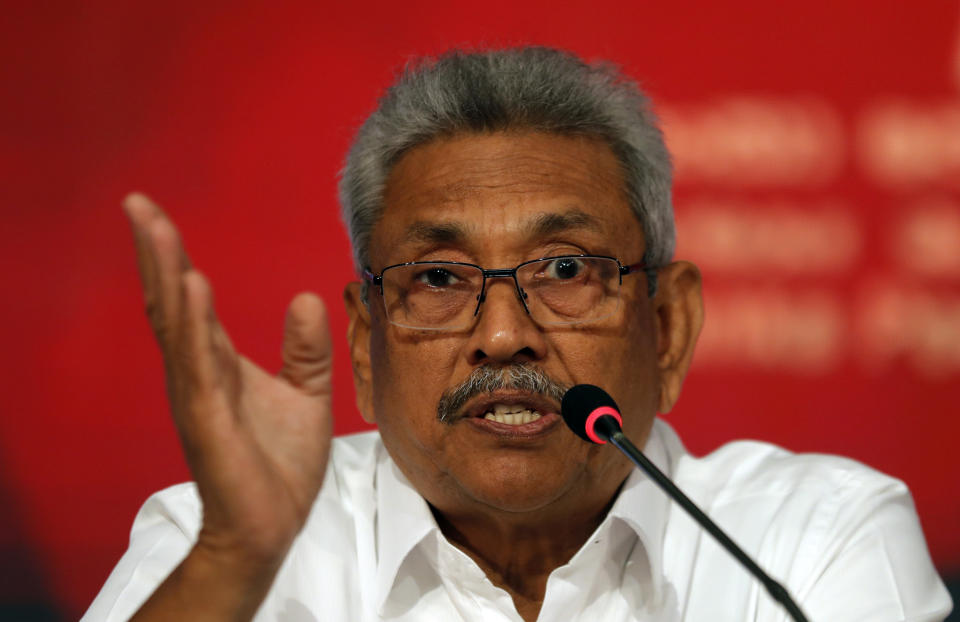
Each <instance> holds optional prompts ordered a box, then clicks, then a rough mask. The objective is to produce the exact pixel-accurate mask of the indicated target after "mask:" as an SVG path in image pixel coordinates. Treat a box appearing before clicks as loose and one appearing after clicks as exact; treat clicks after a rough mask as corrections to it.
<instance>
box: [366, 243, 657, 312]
mask: <svg viewBox="0 0 960 622" xmlns="http://www.w3.org/2000/svg"><path fill="white" fill-rule="evenodd" d="M555 259H609V260H611V261H615V262H617V271H618V274H619V277H620V279H619V281H618V283H617V285H618V286H620V285H623V277H625V276H627V275H628V274H635V273H637V272H640V271H643V272H646V274H647V295H648V296H649V297H650V298H653V296H654V294H656V290H657V271H656V268H654V267H652V266H648V265H647V263H646V262H645V261H640V262H638V263H633V264H629V265H626V266H625V265H623V264H622V263H620V260H619V259H617V258H616V257H610V256H609V255H552V256H548V257H540V258H539V259H529V260H527V261H524V262H522V263H520V264H518V265H517V266H516V267H513V268H494V269H490V270H488V269H486V268H483V267H481V266H478V265H477V264H473V263H467V262H465V261H407V262H404V263H395V264H392V265H389V266H387V267H385V268H384V269H382V270H381V271H380V274H374V273H373V271H372V270H370V268H364V270H363V275H362V276H363V279H364V280H365V281H367V282H368V283H371V284H373V285H375V286H377V288H378V289H379V290H380V297H381V298H383V275H384V273H386V272H387V270H390V269H391V268H400V267H404V266H421V265H441V266H442V265H449V266H466V267H470V268H476V269H477V270H479V271H480V273H481V275H482V276H483V282H482V283H481V284H480V295H478V296H477V306H476V308H474V310H473V317H477V314H478V313H480V307H481V305H483V302H484V301H485V300H486V298H487V279H488V278H507V277H509V278H512V279H513V286H514V287H515V288H516V290H517V296H518V297H519V298H520V302H521V304H522V305H523V310H524V311H526V312H527V315H530V308H529V307H528V306H527V293H526V292H525V291H523V288H521V287H520V281H518V280H517V272H518V271H519V270H520V269H521V268H523V267H524V266H527V265H530V264H532V263H537V262H539V261H550V260H555ZM391 323H392V322H391Z"/></svg>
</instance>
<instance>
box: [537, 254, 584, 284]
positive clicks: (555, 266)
mask: <svg viewBox="0 0 960 622" xmlns="http://www.w3.org/2000/svg"><path fill="white" fill-rule="evenodd" d="M585 267H586V265H585V264H584V262H583V261H582V260H580V259H577V258H576V257H564V258H562V259H554V260H553V261H551V262H550V263H549V264H548V265H547V270H546V273H547V276H548V277H549V278H551V279H559V280H567V279H573V278H576V277H577V276H580V273H581V272H583V270H584V268H585Z"/></svg>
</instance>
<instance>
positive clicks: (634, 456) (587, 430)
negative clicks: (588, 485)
mask: <svg viewBox="0 0 960 622" xmlns="http://www.w3.org/2000/svg"><path fill="white" fill-rule="evenodd" d="M560 414H561V415H562V416H563V420H564V421H565V422H566V423H567V426H569V427H570V429H571V430H573V432H574V433H575V434H576V435H577V436H579V437H580V438H582V439H583V440H585V441H589V442H591V443H597V444H599V445H604V444H606V443H607V442H609V443H610V444H611V445H613V446H614V447H616V448H617V449H619V450H620V451H622V452H623V453H624V454H625V455H626V456H627V458H629V459H630V461H631V462H633V463H634V464H635V465H637V466H638V467H640V469H641V470H642V471H643V472H644V473H646V474H647V475H648V476H649V477H650V478H651V479H652V480H653V481H654V483H655V484H657V485H658V486H659V487H660V488H661V489H662V490H663V491H664V492H665V493H667V496H669V497H670V498H671V499H673V500H674V501H676V502H677V503H678V504H680V507H682V508H683V509H684V510H686V512H687V514H689V515H690V516H691V517H692V518H693V519H694V520H696V521H697V522H698V523H699V524H700V526H701V527H703V528H704V529H706V530H707V532H708V533H709V534H710V535H711V536H713V537H714V539H715V540H716V541H717V542H718V543H720V545H721V546H722V547H723V548H724V549H726V550H727V552H728V553H730V554H731V555H733V557H734V558H736V560H737V561H739V562H740V563H741V564H742V565H743V566H744V567H745V568H746V569H747V570H749V571H750V573H751V574H753V576H754V577H756V578H757V579H758V580H759V581H760V583H762V584H763V586H764V587H765V588H766V589H767V592H769V594H770V596H771V597H772V598H773V599H774V600H775V601H777V602H778V603H780V604H781V605H782V606H783V608H784V609H786V610H787V612H788V613H789V614H790V617H792V618H793V619H794V620H795V621H796V622H807V618H806V616H804V615H803V612H802V611H801V610H800V607H798V606H797V604H796V603H795V602H793V599H792V598H790V594H789V593H788V592H787V590H786V588H784V587H783V586H782V585H780V584H779V583H777V582H776V581H774V580H773V579H772V578H771V577H770V576H769V575H768V574H767V573H765V572H764V571H763V569H761V568H760V566H758V565H757V564H756V562H754V561H753V560H752V559H751V558H750V556H749V555H747V554H746V553H744V552H743V550H742V549H741V548H740V547H739V546H737V545H736V543H734V541H733V540H731V539H730V537H729V536H728V535H727V534H726V533H724V532H723V530H722V529H720V527H718V526H717V524H716V523H714V522H713V521H712V520H710V518H709V517H708V516H707V515H706V514H704V513H703V511H702V510H701V509H700V508H698V507H697V506H696V504H695V503H694V502H693V501H691V500H690V498H689V497H687V496H686V495H685V494H683V492H682V491H681V490H680V489H679V488H677V486H676V485H675V484H674V483H673V482H672V481H670V478H668V477H667V476H666V475H664V474H663V471H661V470H660V469H658V468H657V466H656V465H655V464H653V463H652V462H650V460H649V459H648V458H647V457H646V456H645V455H643V453H642V452H641V451H640V450H639V449H637V447H636V445H634V444H633V443H631V442H630V439H628V438H627V437H626V436H624V435H623V430H622V425H623V419H622V418H621V416H620V408H619V407H618V406H617V403H616V402H615V401H613V398H612V397H610V394H608V393H607V392H606V391H604V390H603V389H601V388H600V387H597V386H594V385H592V384H578V385H576V386H574V387H572V388H570V389H569V390H568V391H567V392H566V393H565V394H564V396H563V400H562V401H561V403H560Z"/></svg>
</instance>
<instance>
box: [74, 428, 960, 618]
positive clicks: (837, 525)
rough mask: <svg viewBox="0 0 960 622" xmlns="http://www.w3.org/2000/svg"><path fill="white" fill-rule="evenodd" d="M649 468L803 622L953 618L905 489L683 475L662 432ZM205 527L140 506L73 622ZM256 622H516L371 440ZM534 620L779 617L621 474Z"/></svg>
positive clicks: (837, 479) (342, 456)
mask: <svg viewBox="0 0 960 622" xmlns="http://www.w3.org/2000/svg"><path fill="white" fill-rule="evenodd" d="M610 451H615V450H614V449H613V448H610ZM645 452H646V453H647V455H648V457H649V458H650V459H651V460H652V461H653V462H654V463H656V464H657V466H659V467H660V468H661V469H662V470H663V471H664V472H665V473H667V475H669V476H670V477H671V478H672V479H673V480H674V481H675V482H676V483H677V485H678V486H679V487H680V488H681V489H682V490H684V491H685V492H686V493H687V495H688V496H690V497H691V498H692V499H693V500H694V501H695V502H696V503H697V504H698V505H699V506H700V507H701V508H702V509H703V510H704V511H705V512H706V513H707V514H708V515H709V516H710V517H711V518H713V519H714V520H715V521H716V522H717V523H718V524H719V525H720V526H721V527H722V528H723V529H724V530H726V531H727V533H728V534H730V536H731V537H732V538H733V540H734V541H736V542H737V543H738V544H739V545H740V546H741V547H742V548H743V549H744V550H745V551H746V552H747V553H748V554H749V555H751V556H752V557H753V558H754V559H755V560H756V561H757V562H758V563H759V564H760V566H761V567H762V568H764V569H765V570H766V571H767V572H768V574H770V575H771V576H773V577H774V578H775V579H777V580H778V581H780V582H781V583H782V584H783V585H784V586H786V587H787V589H788V590H789V592H790V593H791V594H792V595H793V597H794V599H795V600H796V601H797V602H798V603H800V606H801V608H802V609H803V610H804V613H805V614H806V615H807V617H808V618H809V619H810V621H811V622H831V621H835V622H855V621H856V622H866V621H871V622H872V621H877V622H879V621H892V620H911V621H921V620H943V619H944V618H945V617H946V615H947V614H948V613H949V612H950V608H951V603H950V597H949V595H948V594H947V592H946V589H945V588H944V586H943V584H942V583H941V581H940V578H939V577H938V576H937V574H936V571H935V570H934V568H933V565H932V563H931V561H930V557H929V554H928V552H927V548H926V544H925V542H924V539H923V534H922V532H921V530H920V525H919V522H918V520H917V516H916V512H915V510H914V507H913V503H912V501H911V498H910V494H909V492H908V491H907V489H906V487H905V486H904V485H903V484H902V483H901V482H899V481H897V480H894V479H891V478H889V477H887V476H885V475H882V474H880V473H877V472H876V471H873V470H871V469H869V468H867V467H865V466H863V465H861V464H859V463H856V462H853V461H851V460H847V459H843V458H837V457H831V456H823V455H800V454H791V453H789V452H786V451H784V450H782V449H779V448H777V447H774V446H772V445H768V444H765V443H758V442H736V443H731V444H729V445H726V446H724V447H722V448H720V449H719V450H717V451H715V452H714V453H712V454H710V455H709V456H706V457H703V458H696V457H693V456H691V455H690V454H688V453H687V452H686V450H685V449H684V447H683V445H682V444H681V443H680V440H679V438H677V436H676V434H675V433H674V432H673V430H672V429H671V428H670V427H669V426H668V425H667V424H665V423H663V422H662V421H659V420H658V421H657V422H656V424H655V425H654V429H653V432H652V433H651V436H650V440H649V441H648V443H647V446H646V448H645ZM200 521H201V505H200V500H199V498H198V496H197V492H196V488H195V487H194V486H193V485H192V484H181V485H178V486H174V487H172V488H169V489H167V490H164V491H162V492H160V493H158V494H156V495H154V496H152V497H151V498H150V499H148V500H147V502H146V503H145V504H144V506H143V508H142V509H141V510H140V513H139V514H138V515H137V517H136V519H135V521H134V524H133V529H132V532H131V536H130V548H129V549H128V550H127V552H126V554H124V556H123V558H122V559H121V560H120V562H119V564H118V565H117V567H116V568H115V569H114V571H113V573H112V574H111V575H110V577H109V578H108V579H107V582H106V585H104V587H103V589H102V591H101V592H100V594H99V595H98V596H97V598H96V600H95V601H94V602H93V604H92V605H91V607H90V609H89V610H88V611H87V613H86V615H85V616H84V618H83V620H85V621H87V620H89V621H94V620H96V621H100V620H110V621H113V620H126V619H127V618H129V617H130V616H131V615H132V614H133V613H134V612H135V611H136V610H137V609H138V608H139V607H140V605H141V604H142V603H143V602H144V601H145V600H146V599H147V597H148V596H149V595H150V594H151V593H152V592H153V591H154V590H155V589H156V587H157V586H158V585H159V584H160V583H161V582H162V581H163V579H164V578H165V577H166V576H167V575H168V574H169V573H170V572H171V571H172V570H173V568H174V567H176V565H177V564H178V563H179V562H180V561H181V560H182V559H183V558H184V557H185V556H186V554H187V552H188V551H189V550H190V548H191V546H192V544H193V542H194V541H195V539H196V535H197V532H198V530H199V527H200ZM504 545H505V546H506V545H507V543H504ZM256 620H259V621H270V622H274V621H288V622H313V621H318V622H319V621H350V622H367V621H370V622H372V621H376V620H391V621H396V622H409V621H413V620H417V621H423V620H426V621H433V620H437V621H444V622H446V621H456V620H470V621H474V620H476V621H484V622H487V621H496V622H499V621H503V622H506V621H510V622H521V618H520V616H519V615H518V614H517V612H516V609H515V608H514V606H513V601H512V600H511V598H510V596H509V595H508V594H507V592H506V591H504V590H502V589H500V588H498V587H496V586H494V585H493V584H492V583H491V582H490V581H489V580H488V579H487V577H486V576H485V575H484V573H483V571H482V570H481V569H480V568H479V567H478V566H477V565H476V564H475V563H474V562H473V560H471V559H470V558H469V557H468V556H467V555H466V554H464V553H463V552H462V551H460V550H459V549H457V548H456V547H454V546H453V545H451V544H450V543H449V542H448V541H447V540H446V539H445V538H444V536H443V534H442V533H441V532H440V530H439V528H438V527H437V524H436V522H435V520H434V518H433V515H432V514H431V513H430V510H429V508H428V506H427V504H426V502H425V501H424V500H423V498H422V497H420V495H419V494H417V492H416V490H415V489H414V488H413V487H412V486H411V485H410V483H409V482H408V481H407V479H406V478H405V477H404V476H403V475H402V474H401V473H400V471H399V469H398V468H397V467H396V465H395V464H394V463H393V461H392V460H391V459H390V457H389V455H388V454H387V452H386V450H385V449H384V447H383V444H382V443H381V441H380V437H379V435H378V434H377V433H375V432H371V433H365V434H358V435H354V436H349V437H343V438H338V439H335V440H334V443H333V449H332V452H331V458H330V463H329V466H328V469H327V474H326V480H325V482H324V484H323V488H322V490H321V493H320V495H319V496H318V498H317V501H316V503H315V505H314V508H313V510H312V512H311V515H310V517H309V518H308V520H307V523H306V525H305V527H304V529H303V531H302V532H301V533H300V535H299V536H298V537H297V539H296V541H295V542H294V544H293V546H292V548H291V550H290V553H289V555H288V556H287V559H286V560H285V562H284V564H283V566H282V567H281V569H280V571H279V574H278V575H277V578H276V581H275V582H274V585H273V587H272V588H271V591H270V593H269V595H268V596H267V598H266V599H265V600H264V602H263V604H262V606H261V607H260V610H259V611H258V613H257V616H256ZM539 620H542V621H548V620H550V621H552V620H557V621H564V622H567V621H571V622H572V621H584V622H585V621H590V622H596V621H598V620H602V621H604V622H606V621H610V622H614V621H626V620H645V621H647V620H657V621H671V622H672V621H679V620H684V621H691V622H693V621H696V622H701V621H710V622H720V621H724V620H729V621H731V622H734V621H735V622H744V621H750V620H763V621H778V622H779V621H785V620H789V618H788V616H787V614H786V612H785V611H783V610H782V608H781V607H780V605H778V604H777V603H776V602H774V601H773V600H772V599H771V598H770V597H769V596H768V595H767V593H766V591H765V590H764V588H763V586H762V585H760V584H759V583H758V582H757V581H756V580H754V579H753V578H752V576H750V575H749V574H748V573H747V571H746V570H745V569H744V568H742V567H741V566H740V565H739V564H738V563H737V562H736V561H735V560H734V559H733V558H732V557H731V556H730V555H729V554H728V553H727V552H726V551H724V550H723V549H721V548H720V547H719V545H717V544H716V543H715V542H714V541H713V539H712V538H711V537H710V536H709V534H707V533H706V532H704V531H703V530H702V529H701V528H700V527H699V526H697V525H696V524H695V523H694V522H693V520H692V519H690V518H689V517H688V516H687V515H686V514H685V513H684V512H683V510H682V509H681V508H680V507H679V506H678V505H676V504H675V503H673V502H671V501H669V500H668V499H667V497H666V496H665V495H664V494H663V493H662V492H661V491H660V490H659V489H658V488H656V486H655V485H654V484H653V483H652V482H651V481H650V480H648V479H647V478H646V477H645V476H644V475H642V474H641V473H640V472H634V473H633V474H632V475H631V476H630V477H629V478H628V479H627V481H626V483H625V484H624V486H623V488H622V490H621V492H620V495H619V496H618V498H617V500H616V501H615V502H614V505H613V507H612V508H611V510H610V512H609V514H608V515H607V517H606V518H605V519H604V521H603V522H602V523H601V525H600V526H599V527H598V528H597V530H596V532H595V533H594V535H593V537H591V538H590V539H589V540H588V541H587V542H586V543H585V544H584V545H583V547H582V548H581V549H580V551H579V552H577V554H576V555H575V556H574V557H573V559H571V560H570V562H569V563H567V564H566V565H564V566H561V567H560V568H557V569H556V570H554V571H553V573H551V575H550V577H549V580H548V582H547V589H546V594H545V598H544V601H543V607H542V609H541V611H540V617H539Z"/></svg>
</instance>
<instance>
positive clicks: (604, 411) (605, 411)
mask: <svg viewBox="0 0 960 622" xmlns="http://www.w3.org/2000/svg"><path fill="white" fill-rule="evenodd" d="M606 416H610V417H613V418H614V419H616V420H617V423H618V424H620V427H623V419H622V418H621V417H620V413H618V412H617V410H616V409H615V408H611V407H610V406H600V407H599V408H594V409H593V411H592V412H591V413H590V414H589V415H588V416H587V423H586V425H585V426H584V427H586V429H587V436H589V437H590V440H591V441H593V442H594V443H597V444H598V445H605V444H606V443H607V441H605V440H603V439H602V438H600V437H599V436H597V435H596V433H594V431H593V426H594V425H595V424H596V422H597V419H599V418H600V417H606Z"/></svg>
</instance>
